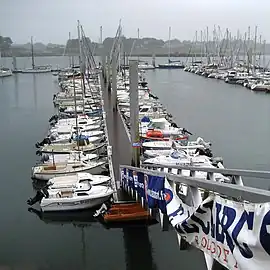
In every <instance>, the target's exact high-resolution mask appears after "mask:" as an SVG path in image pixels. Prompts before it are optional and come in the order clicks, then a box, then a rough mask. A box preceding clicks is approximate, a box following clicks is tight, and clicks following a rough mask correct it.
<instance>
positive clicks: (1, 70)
mask: <svg viewBox="0 0 270 270" xmlns="http://www.w3.org/2000/svg"><path fill="white" fill-rule="evenodd" d="M1 59H2V57H1V50H0V78H4V77H9V76H12V71H11V70H10V69H9V68H5V67H3V66H2V65H1Z"/></svg>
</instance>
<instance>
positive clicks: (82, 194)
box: [77, 192, 88, 196]
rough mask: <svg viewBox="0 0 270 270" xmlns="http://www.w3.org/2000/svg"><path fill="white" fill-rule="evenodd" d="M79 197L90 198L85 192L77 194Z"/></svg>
mask: <svg viewBox="0 0 270 270" xmlns="http://www.w3.org/2000/svg"><path fill="white" fill-rule="evenodd" d="M77 196H88V194H87V193H85V192H80V193H77Z"/></svg>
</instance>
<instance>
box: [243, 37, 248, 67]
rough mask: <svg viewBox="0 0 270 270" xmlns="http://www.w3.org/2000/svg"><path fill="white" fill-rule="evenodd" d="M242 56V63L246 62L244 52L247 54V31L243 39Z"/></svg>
mask: <svg viewBox="0 0 270 270" xmlns="http://www.w3.org/2000/svg"><path fill="white" fill-rule="evenodd" d="M243 49H244V56H243V61H244V65H245V64H246V54H247V32H245V39H244V48H243Z"/></svg>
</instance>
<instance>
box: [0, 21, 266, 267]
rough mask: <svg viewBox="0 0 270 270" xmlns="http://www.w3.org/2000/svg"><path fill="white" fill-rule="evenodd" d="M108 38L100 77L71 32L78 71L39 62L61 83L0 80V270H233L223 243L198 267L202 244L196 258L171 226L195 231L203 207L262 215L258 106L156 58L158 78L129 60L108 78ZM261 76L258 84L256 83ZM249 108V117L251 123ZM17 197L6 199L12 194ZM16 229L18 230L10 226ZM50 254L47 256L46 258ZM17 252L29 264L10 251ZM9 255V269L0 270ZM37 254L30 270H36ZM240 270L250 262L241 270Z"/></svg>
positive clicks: (255, 98) (117, 59) (116, 63)
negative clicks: (0, 245) (0, 182)
mask: <svg viewBox="0 0 270 270" xmlns="http://www.w3.org/2000/svg"><path fill="white" fill-rule="evenodd" d="M121 31H122V30H121V25H119V27H118V30H117V34H116V37H115V43H114V47H113V48H112V50H111V52H112V53H111V56H110V57H107V61H106V57H105V55H103V56H102V59H101V61H100V62H102V63H103V64H102V65H99V66H98V65H97V61H96V59H95V58H94V57H93V54H92V51H91V49H89V48H88V47H87V46H86V45H85V43H84V42H86V41H85V35H84V31H83V27H82V26H81V25H80V24H79V23H78V40H79V43H78V46H79V48H80V55H79V57H78V58H79V60H78V61H79V64H80V65H79V67H78V68H69V70H67V69H65V67H66V66H67V63H68V60H69V59H68V58H66V59H64V60H63V59H62V58H61V60H60V58H56V59H54V60H53V61H55V63H56V65H57V66H58V67H59V66H62V67H63V69H61V70H60V71H57V72H55V73H53V74H52V73H51V72H46V74H43V72H41V73H42V74H36V73H39V72H29V73H34V74H14V76H10V77H9V78H3V79H1V80H0V86H1V89H3V90H1V92H0V95H1V98H0V102H1V105H2V106H0V108H1V110H2V115H3V123H2V124H3V126H5V127H6V128H5V129H1V131H0V136H1V141H2V144H3V149H2V150H3V152H4V153H6V154H5V157H3V158H4V160H3V163H4V162H6V164H7V163H9V164H10V163H12V162H13V164H14V162H15V164H16V170H15V169H14V168H11V167H8V166H3V168H2V170H3V175H4V177H7V178H8V181H7V183H5V184H4V187H5V188H4V189H3V190H1V191H2V192H1V195H2V198H3V200H5V201H7V202H9V203H8V207H4V205H3V207H2V214H3V216H5V217H6V219H7V221H8V224H13V225H12V226H11V228H8V227H7V226H6V224H2V225H1V227H2V228H1V229H2V233H1V234H2V237H3V241H4V243H5V246H6V249H5V251H4V252H3V254H4V255H6V256H5V257H6V259H5V260H6V261H3V265H12V266H13V267H17V266H22V265H24V266H23V267H25V269H30V267H32V268H33V269H42V268H44V269H46V267H47V268H48V269H56V268H58V269H67V267H71V268H70V269H75V268H76V269H87V268H90V267H91V268H94V269H98V268H102V269H167V268H168V265H167V263H165V262H164V261H163V259H162V256H164V254H166V256H167V257H168V258H170V267H171V269H177V268H178V267H179V265H180V264H181V267H184V268H185V269H220V268H215V267H221V265H223V266H224V267H226V268H228V269H230V267H231V265H236V264H237V263H238V264H241V263H242V266H243V265H247V264H248V261H246V260H244V261H243V262H242V261H241V260H239V254H238V253H237V256H236V258H234V256H233V255H232V253H233V248H232V247H231V246H230V243H229V241H227V243H225V242H224V241H223V243H222V244H224V246H226V245H227V246H228V248H229V249H230V251H231V253H230V254H229V253H228V254H227V255H228V256H229V255H230V257H229V259H228V261H226V262H225V263H224V262H222V261H221V259H220V258H219V257H220V256H217V255H216V253H215V252H213V250H211V249H210V254H209V252H208V251H207V249H205V250H204V249H203V248H202V246H203V245H204V244H203V239H204V238H203V237H202V238H200V239H199V240H200V241H201V242H200V244H198V243H199V242H198V241H197V242H196V241H194V239H193V240H192V239H191V238H189V237H190V233H191V232H189V231H188V229H187V227H185V226H186V225H185V224H184V223H183V222H187V220H188V218H189V216H186V218H185V220H183V219H182V220H181V218H180V214H179V211H180V210H179V209H180V205H181V207H182V205H183V207H184V208H183V209H184V210H183V211H184V213H186V212H185V211H186V210H187V212H188V213H191V215H192V217H193V221H195V218H196V217H198V216H199V217H200V218H202V214H203V212H202V211H206V210H205V209H207V207H208V205H210V204H211V203H212V205H213V204H214V205H218V204H221V205H223V207H229V206H228V205H226V203H228V201H229V203H230V205H231V208H230V209H233V207H235V208H237V209H240V210H241V209H242V208H241V205H242V204H245V207H250V209H255V208H256V207H255V206H254V205H255V203H261V204H260V205H261V207H262V208H263V209H264V210H263V211H264V212H263V214H265V215H266V214H267V211H268V204H267V202H269V198H270V192H269V191H267V189H268V188H269V177H270V173H269V172H268V160H269V158H270V156H269V151H268V148H269V147H268V134H269V132H270V130H269V125H267V115H269V105H268V103H269V101H268V98H269V97H268V96H267V95H252V94H251V93H250V92H247V91H241V90H240V91H238V89H237V86H235V85H233V84H231V83H228V84H220V80H216V81H211V82H209V80H204V79H203V78H201V77H199V76H194V74H189V73H187V72H184V70H183V69H184V67H183V66H182V64H179V65H181V68H180V67H179V68H178V67H177V68H176V67H174V66H175V65H178V64H173V63H174V62H170V61H173V60H171V59H170V57H169V58H168V61H169V60H170V61H169V63H171V64H172V65H170V67H171V68H168V66H166V67H165V66H164V65H167V64H164V59H156V61H157V63H159V61H160V64H158V65H160V66H159V67H160V68H157V69H154V68H150V67H149V65H147V66H145V69H144V66H143V65H141V66H140V64H139V61H137V60H134V59H130V60H129V64H128V65H124V64H123V65H122V63H121V60H122V59H121V52H120V50H119V47H120V46H119V44H120V42H121V41H120V40H121V39H120V37H121ZM170 31H171V30H170ZM20 60H21V59H20ZM166 60H167V59H166ZM166 60H165V61H166ZM11 61H12V60H11V59H10V63H9V64H11ZM40 61H41V60H40ZM42 61H44V63H42V64H41V65H44V66H47V65H48V64H50V65H52V62H53V61H52V59H50V58H48V59H43V60H42ZM45 61H48V62H45ZM61 61H63V62H61ZM124 62H125V61H124ZM146 62H150V61H149V59H146V61H145V63H146ZM162 63H163V64H162ZM180 63H182V62H181V61H180ZM162 65H163V66H162ZM52 66H53V65H52ZM127 66H128V67H129V68H128V69H127V68H126V67H127ZM32 68H33V69H34V65H33V66H32ZM193 68H194V67H193ZM202 68H203V69H204V71H203V72H206V73H208V72H209V70H208V67H202V66H201V67H198V69H200V70H201V69H202ZM188 69H189V68H188ZM25 70H26V69H25ZM186 71H188V70H186ZM190 71H191V70H190ZM196 71H197V69H196V70H195V72H194V73H196ZM192 72H193V71H192ZM212 72H216V71H213V70H212ZM241 72H242V73H245V70H241ZM44 73H45V72H44ZM197 73H198V72H197ZM197 73H196V74H197ZM242 73H241V74H242ZM236 74H238V73H236ZM263 74H264V75H263V76H264V77H263V78H264V79H266V76H267V71H263ZM201 75H202V74H201ZM209 75H210V74H209ZM238 75H239V74H238ZM238 75H237V76H238ZM248 75H249V74H248ZM226 76H227V77H228V74H227V75H226ZM226 76H225V77H226ZM210 77H212V76H210ZM225 77H224V80H225V81H226V78H225ZM236 81H238V80H236ZM251 88H252V87H251ZM254 89H255V88H253V89H252V90H254ZM254 91H256V90H254ZM266 92H267V91H266ZM213 101H214V102H213ZM241 102H242V104H243V105H241V104H239V103H241ZM228 104H230V106H228ZM251 107H254V108H256V110H255V109H254V112H252V113H251V112H250V108H251ZM258 119H259V120H260V121H258ZM239 123H241V124H239ZM11 136H14V138H12V139H13V140H14V142H13V144H12V147H10V140H11ZM17 136H19V137H20V138H23V140H24V142H22V140H17V139H16V137H17ZM258 141H260V143H261V145H260V147H258ZM31 168H32V169H31ZM227 168H228V169H227ZM240 168H241V169H240ZM242 177H243V179H242ZM30 178H32V180H33V183H32V184H33V185H31V181H30ZM146 179H147V180H146ZM136 181H137V182H136ZM157 183H161V186H156V185H157ZM17 184H18V185H20V189H14V186H15V185H17ZM142 186H143V188H142ZM168 190H170V193H168ZM166 192H167V193H166ZM11 193H12V194H13V196H14V200H13V199H12V201H10V200H11V199H10V197H9V194H11ZM168 194H170V196H171V197H170V198H171V200H173V198H174V199H175V200H174V201H173V202H174V203H175V205H176V206H177V208H178V209H177V211H178V212H176V209H175V207H176V206H175V205H174V208H173V207H171V206H170V202H171V200H169V202H168V196H169V195H168ZM27 198H29V199H28V201H27V203H28V205H26V200H27ZM151 202H152V204H151ZM264 203H266V204H264ZM171 205H172V204H171ZM185 207H186V208H185ZM86 209H87V210H86ZM202 209H203V210H202ZM224 209H225V208H224ZM27 210H28V211H27ZM82 210H84V211H82ZM240 210H239V211H240ZM196 211H197V212H196ZM200 211H201V212H200ZM216 211H217V210H216ZM232 211H233V210H232ZM252 211H254V212H255V211H256V209H255V210H252ZM14 213H16V214H14ZM239 213H240V212H239ZM239 213H238V212H237V217H238V215H239ZM245 213H246V212H245ZM218 214H219V213H218ZM218 214H217V216H218ZM220 214H221V213H220ZM185 215H186V214H185ZM196 215H197V216H196ZM175 217H176V218H175ZM211 217H212V216H211ZM226 217H227V218H228V217H229V216H228V215H227V216H226V213H225V210H224V212H223V215H220V218H221V219H222V221H220V220H218V219H217V220H216V222H220V226H223V229H224V230H225V229H226V228H225V227H226V225H228V222H227V223H226V222H225V221H224V220H225V218H226ZM208 218H210V216H209V217H208ZM259 218H263V216H262V215H261V216H260V217H259ZM176 219H177V220H176ZM198 219H199V218H198ZM198 219H197V220H198ZM234 219H236V218H235V217H234ZM179 220H180V221H179ZM199 220H200V219H199ZM41 221H42V222H41ZM138 221H140V224H138ZM245 221H246V222H247V221H248V218H246V220H245ZM18 222H20V224H21V226H20V228H18V227H17V226H15V223H18ZM203 222H209V219H208V220H206V221H205V220H204V221H203ZM222 222H225V223H223V224H222ZM232 222H233V221H232ZM235 222H236V221H235ZM252 222H253V221H252ZM134 223H135V224H134ZM169 223H170V225H169ZM53 224H57V225H58V226H55V227H53V226H52V225H53ZM201 224H202V223H200V225H201ZM60 225H61V226H60ZM130 225H132V226H130ZM135 225H136V226H135ZM189 225H190V224H189ZM192 225H194V224H193V223H191V225H190V226H192ZM230 225H232V223H231V224H230ZM181 226H183V227H181ZM211 226H214V225H213V224H211ZM217 226H218V225H217ZM228 226H229V225H228ZM261 226H263V225H261ZM201 227H203V226H202V225H201ZM208 227H209V226H208ZM183 228H184V229H183ZM203 228H204V227H203ZM241 228H243V229H246V226H244V225H243V224H242V227H241ZM227 229H228V228H227ZM249 230H251V229H249ZM261 230H262V229H261ZM205 231H206V229H205ZM205 231H203V233H204V234H205V235H207V237H208V238H207V239H208V240H207V241H209V243H210V240H209V239H212V240H211V241H217V242H215V243H216V245H217V246H218V245H219V244H220V243H221V242H222V241H221V240H220V239H219V240H218V239H215V237H214V236H212V238H209V237H210V236H209V232H208V233H206V232H205ZM11 232H13V234H14V235H15V236H16V237H14V241H15V243H16V245H15V247H14V245H13V244H11V243H10V242H9V241H8V237H7V233H11ZM200 233H201V232H200ZM245 233H248V229H246V231H245V232H243V234H240V232H238V235H237V236H236V238H233V240H234V241H235V242H236V241H237V240H239V239H240V240H239V242H241V241H243V240H242V239H243V235H245ZM256 233H258V232H257V231H256ZM217 234H218V233H217ZM19 235H20V236H19ZM198 235H199V236H200V237H201V235H202V233H201V234H199V233H198ZM239 235H240V236H239ZM265 236H267V233H266V234H265ZM237 237H239V238H237ZM256 237H257V234H256ZM136 238H137V239H136ZM217 238H218V237H217ZM181 239H185V240H186V243H185V242H183V241H182V240H181ZM181 241H182V242H181ZM205 241H206V240H205ZM50 242H53V243H55V245H53V247H52V248H51V249H50V248H48V247H49V246H50V244H49V243H50ZM187 242H189V243H190V244H191V245H188V244H187ZM235 242H234V243H235ZM26 243H27V245H28V246H29V250H28V249H25V250H22V249H23V246H24V245H26ZM241 244H243V243H242V242H241ZM244 244H245V242H244ZM187 245H188V248H187ZM207 245H208V244H206V245H205V247H206V246H207ZM220 245H221V244H220ZM249 245H250V247H251V248H253V246H252V245H251V244H250V243H249ZM260 245H261V246H262V248H261V250H260V251H261V252H265V253H267V251H268V249H267V247H268V246H267V243H266V244H265V243H264V242H263V241H262V240H261V242H260ZM31 246H32V247H33V246H35V247H36V246H41V248H40V250H36V249H31ZM74 247H75V248H74ZM255 248H256V246H255ZM14 249H16V252H14V257H10V256H8V254H9V253H10V252H11V251H14ZM59 250H62V251H63V252H65V258H66V260H64V261H59V258H55V254H56V253H57V252H58V251H59ZM168 250H169V252H168ZM200 250H201V251H203V252H201V251H200ZM5 252H6V254H5ZM211 252H212V253H213V254H214V255H213V254H211ZM40 253H42V254H43V257H42V259H41V260H40V259H37V257H38V255H39V254H40ZM101 253H102V254H104V253H105V254H108V260H97V259H96V258H97V257H98V256H100V255H99V254H101ZM142 253H143V254H142ZM265 253H263V256H265V258H266V261H268V257H267V254H265ZM219 255H220V254H219ZM224 256H225V255H224ZM138 257H140V261H137V262H136V260H137V258H138ZM3 258H4V257H3ZM222 258H223V257H222ZM214 259H215V260H214ZM234 260H236V261H234ZM217 262H219V263H220V264H221V265H220V264H218V263H217ZM111 265H113V266H115V268H110V267H111ZM142 265H143V267H144V268H142ZM253 266H254V261H252V264H251V268H248V269H252V267H253ZM237 268H238V267H235V268H231V269H237ZM240 269H244V268H240ZM253 269H254V268H253ZM258 269H264V268H263V264H260V268H258Z"/></svg>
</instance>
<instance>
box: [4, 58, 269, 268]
mask: <svg viewBox="0 0 270 270" xmlns="http://www.w3.org/2000/svg"><path fill="white" fill-rule="evenodd" d="M5 61H6V65H7V66H11V60H10V59H5ZM157 61H160V62H164V59H161V60H160V59H157ZM36 62H37V64H52V65H53V66H54V67H56V65H60V66H66V65H67V63H68V59H65V58H61V57H58V58H56V57H48V58H37V59H36ZM17 63H18V67H19V68H24V67H29V66H30V63H31V61H30V59H27V58H25V59H23V58H20V59H18V60H17ZM147 78H148V81H149V85H150V88H151V89H152V91H153V92H155V93H156V94H157V95H158V96H159V97H160V100H161V102H162V103H163V104H164V105H165V106H166V107H167V109H168V111H169V112H171V113H172V114H173V115H174V117H175V120H176V122H177V123H178V124H179V125H181V126H183V127H186V128H187V129H188V130H190V131H191V132H193V133H194V135H195V136H202V137H203V138H205V139H206V140H210V141H211V142H212V144H213V150H214V153H215V154H216V155H217V156H222V157H223V158H224V161H225V165H226V166H227V167H231V168H232V167H233V168H243V169H258V170H269V167H270V166H269V160H270V146H269V138H270V124H269V115H270V95H265V94H255V93H253V92H251V91H249V90H247V89H245V88H242V87H239V86H233V85H227V84H225V83H224V82H221V81H216V80H210V79H205V78H203V77H199V76H196V75H194V74H190V73H186V72H184V71H182V70H156V71H147ZM56 91H58V87H57V83H55V81H54V78H53V77H52V75H51V74H40V75H32V74H18V75H15V76H13V77H10V78H5V79H2V80H0V113H1V128H0V146H1V163H0V164H1V165H0V169H1V179H2V186H1V189H0V200H1V203H0V216H1V221H2V222H1V223H0V239H1V247H0V269H1V267H4V266H5V267H6V268H4V269H58V270H60V269H91V270H93V269H111V270H124V269H128V270H130V269H132V270H133V269H134V270H135V269H136V270H137V269H147V270H150V269H153V270H154V269H157V270H168V269H172V270H174V269H183V270H189V269H190V270H193V269H194V270H197V269H205V265H204V262H203V260H202V258H203V256H202V254H201V252H199V251H197V250H195V251H194V250H192V251H191V250H189V251H182V252H179V250H178V246H177V241H176V237H175V234H174V232H173V231H169V232H161V229H160V227H159V225H153V226H151V227H149V228H148V229H147V228H125V229H109V230H108V229H106V228H104V227H103V226H102V225H101V224H99V223H97V222H90V221H89V218H88V217H87V216H86V217H80V218H81V221H80V222H73V223H72V222H68V221H65V222H64V221H63V218H61V217H57V218H56V217H51V216H49V217H48V216H47V217H42V218H40V217H38V216H37V215H35V214H34V213H30V212H28V210H27V204H26V200H27V199H28V198H29V197H30V196H32V195H33V188H32V184H31V179H30V173H31V166H33V165H34V164H35V162H36V160H37V157H36V155H35V151H36V149H35V147H34V144H35V142H36V141H38V140H40V139H41V138H43V137H44V135H45V133H46V132H47V128H48V118H49V117H50V116H51V115H52V114H53V112H54V108H53V106H52V95H53V93H55V92H56ZM245 182H246V184H248V185H252V186H257V187H260V188H268V187H269V185H270V183H269V181H268V180H263V181H262V180H255V179H245ZM82 219H83V220H82Z"/></svg>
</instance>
